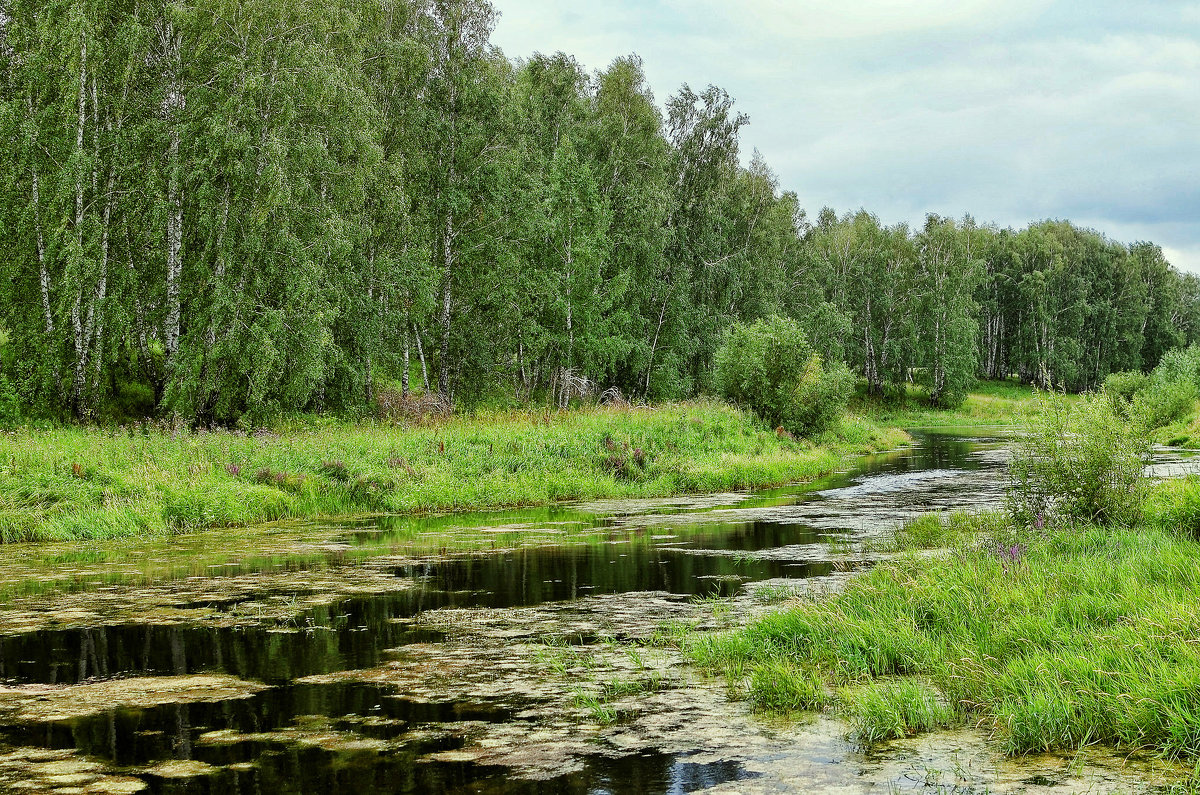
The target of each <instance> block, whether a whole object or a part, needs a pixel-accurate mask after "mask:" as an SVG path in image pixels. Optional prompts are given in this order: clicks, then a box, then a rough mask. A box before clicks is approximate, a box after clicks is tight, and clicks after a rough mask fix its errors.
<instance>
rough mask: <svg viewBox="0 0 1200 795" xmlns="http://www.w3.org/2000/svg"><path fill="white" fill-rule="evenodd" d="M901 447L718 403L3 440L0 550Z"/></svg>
mask: <svg viewBox="0 0 1200 795" xmlns="http://www.w3.org/2000/svg"><path fill="white" fill-rule="evenodd" d="M905 439H906V437H905V436H904V434H903V433H900V432H897V431H890V432H887V431H883V430H881V429H879V428H878V427H877V426H875V425H873V424H872V423H870V422H868V421H865V420H861V419H854V418H850V419H847V420H846V421H845V422H843V423H842V424H841V426H840V427H839V429H838V430H837V432H835V433H829V434H826V435H825V436H823V437H821V438H819V439H816V440H814V441H811V442H810V441H805V440H793V439H790V438H787V437H786V436H785V437H782V438H781V437H780V436H777V435H776V434H775V433H773V432H771V431H768V430H766V429H765V428H763V427H762V425H761V423H759V422H757V421H755V420H754V419H753V418H752V417H751V416H750V415H748V414H746V413H743V412H740V411H738V410H736V409H733V408H731V407H729V406H726V405H724V404H721V403H716V402H692V403H681V404H672V405H666V406H662V407H658V408H653V409H647V408H640V409H636V408H635V409H585V410H579V411H571V412H564V413H547V412H540V411H538V412H529V411H525V412H509V413H490V414H479V415H476V416H471V417H455V418H452V419H449V420H446V421H445V422H442V423H439V424H436V425H433V426H430V427H418V428H401V427H396V426H389V425H347V424H341V423H328V424H307V425H300V426H293V427H284V428H279V429H277V432H275V433H262V434H256V435H245V434H238V433H227V432H219V433H207V432H197V433H192V432H188V431H175V432H171V431H167V430H156V429H152V428H129V427H127V428H123V429H116V430H113V429H109V430H101V429H84V428H65V429H59V430H51V431H14V432H8V433H4V434H2V435H0V537H2V538H3V540H5V541H14V540H38V539H71V538H104V537H113V536H122V535H135V534H145V533H157V532H167V531H179V530H187V529H193V528H200V527H212V526H221V525H239V524H249V523H255V522H263V521H271V520H276V519H283V518H288V517H314V516H330V515H345V514H352V513H363V512H399V513H414V512H425V511H448V510H464V509H473V508H491V507H501V506H515V505H538V504H544V503H548V502H552V501H557V500H567V499H588V498H599V497H650V496H665V495H668V494H679V493H687V492H705V491H720V490H727V489H739V488H751V487H759V486H769V485H777V484H782V483H786V482H790V481H796V480H804V479H809V478H812V477H815V476H816V475H818V474H820V473H822V472H827V471H829V470H831V469H834V468H836V467H838V466H840V465H842V464H843V463H844V462H845V460H846V457H847V456H848V455H852V454H857V453H861V452H868V451H872V450H879V449H886V448H891V447H895V446H897V445H899V444H901V443H902V442H903V441H904V440H905Z"/></svg>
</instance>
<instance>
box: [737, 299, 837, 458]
mask: <svg viewBox="0 0 1200 795" xmlns="http://www.w3.org/2000/svg"><path fill="white" fill-rule="evenodd" d="M714 381H715V383H716V385H717V388H718V390H719V391H720V392H721V394H722V395H724V396H725V397H726V398H728V399H730V400H733V401H735V402H736V403H738V404H740V405H743V406H746V407H748V408H750V409H751V410H752V411H754V412H755V413H756V414H758V415H759V416H760V417H762V418H763V419H764V420H766V421H767V422H768V423H769V424H771V425H773V426H782V427H784V428H786V429H789V430H791V431H795V432H797V433H801V434H804V435H812V434H817V433H820V432H822V431H824V430H825V429H827V428H829V427H830V426H831V425H832V424H833V422H834V421H835V420H836V419H837V418H838V417H839V416H840V415H841V413H842V412H843V410H844V409H845V406H846V402H847V401H848V400H849V398H850V393H851V391H852V390H853V384H854V380H853V377H852V376H851V375H850V372H849V371H848V370H847V369H846V368H845V366H843V365H841V364H840V363H839V364H836V365H834V366H833V367H829V368H826V367H823V366H822V364H821V357H820V355H819V354H817V353H815V352H813V350H812V347H811V346H810V345H809V343H808V340H807V338H806V337H805V336H804V332H803V331H802V330H801V329H800V326H799V325H798V324H797V323H796V322H795V321H793V320H788V319H786V318H781V317H777V316H776V317H771V318H768V319H766V320H758V321H755V322H754V323H752V324H749V325H744V324H740V323H739V324H736V325H734V326H733V327H732V328H731V329H730V330H729V331H728V333H727V334H726V337H725V340H724V342H722V344H721V347H720V348H719V349H718V350H717V353H716V361H715V374H714Z"/></svg>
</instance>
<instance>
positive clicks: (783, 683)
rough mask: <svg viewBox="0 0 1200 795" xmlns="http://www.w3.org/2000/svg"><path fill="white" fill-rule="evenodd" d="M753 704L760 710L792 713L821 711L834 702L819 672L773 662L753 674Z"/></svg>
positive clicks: (755, 670) (785, 663) (757, 667)
mask: <svg viewBox="0 0 1200 795" xmlns="http://www.w3.org/2000/svg"><path fill="white" fill-rule="evenodd" d="M750 700H751V703H752V705H753V707H754V709H756V710H763V711H768V712H791V711H796V710H813V709H820V708H821V707H823V706H825V705H826V704H827V703H829V700H830V699H829V694H828V693H827V692H826V690H825V682H824V680H823V679H822V678H821V676H820V675H819V674H818V673H817V672H816V671H813V670H806V669H803V668H799V667H797V666H794V665H791V664H789V663H787V662H786V661H784V660H770V661H768V662H765V663H763V664H761V665H757V666H755V668H754V671H753V672H752V673H751V675H750Z"/></svg>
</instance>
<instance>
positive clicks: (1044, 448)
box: [1009, 393, 1150, 527]
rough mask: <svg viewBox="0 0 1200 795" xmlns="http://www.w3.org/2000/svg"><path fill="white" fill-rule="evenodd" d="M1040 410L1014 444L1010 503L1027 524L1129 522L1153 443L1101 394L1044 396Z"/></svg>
mask: <svg viewBox="0 0 1200 795" xmlns="http://www.w3.org/2000/svg"><path fill="white" fill-rule="evenodd" d="M1038 400H1039V401H1040V402H1041V403H1042V408H1041V412H1040V417H1039V418H1038V420H1037V421H1035V422H1034V423H1033V424H1032V427H1031V428H1030V430H1029V433H1028V434H1026V435H1025V436H1023V437H1022V438H1021V439H1020V440H1019V441H1018V442H1017V444H1016V446H1015V448H1014V450H1013V460H1012V462H1011V463H1010V465H1009V479H1010V482H1009V505H1010V510H1011V513H1012V515H1013V517H1014V519H1015V520H1016V521H1017V522H1018V523H1020V524H1022V525H1025V526H1033V527H1044V526H1046V525H1049V524H1055V523H1059V522H1065V523H1071V524H1074V523H1095V524H1100V525H1120V524H1127V523H1129V522H1131V521H1133V520H1135V519H1136V518H1137V515H1138V509H1139V506H1140V504H1141V499H1142V496H1143V492H1144V486H1145V476H1144V474H1143V468H1144V467H1145V464H1146V462H1147V459H1148V457H1149V450H1150V445H1149V441H1148V440H1147V439H1146V438H1145V436H1144V432H1143V431H1142V430H1141V429H1140V428H1139V427H1138V426H1137V424H1136V423H1130V422H1128V421H1126V420H1125V419H1124V418H1123V417H1122V416H1121V415H1120V414H1118V413H1117V412H1116V411H1115V410H1114V409H1113V405H1112V403H1111V402H1110V401H1109V400H1108V399H1106V398H1105V397H1104V396H1103V395H1101V394H1092V395H1085V396H1084V397H1082V398H1081V399H1079V400H1077V401H1072V402H1068V401H1066V400H1064V399H1063V398H1062V397H1061V396H1059V395H1057V394H1054V393H1045V394H1043V395H1041V396H1039V398H1038Z"/></svg>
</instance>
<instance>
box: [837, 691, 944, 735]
mask: <svg viewBox="0 0 1200 795" xmlns="http://www.w3.org/2000/svg"><path fill="white" fill-rule="evenodd" d="M847 712H848V714H849V717H850V723H851V726H852V727H853V728H852V730H851V734H852V736H853V737H854V738H855V739H857V740H858V741H859V742H861V743H863V744H864V745H870V744H872V743H877V742H880V741H882V740H897V739H900V738H901V737H908V736H910V735H913V734H919V733H920V732H927V731H933V730H934V729H942V728H947V727H949V726H953V725H956V724H957V723H960V722H961V720H962V719H961V716H960V715H959V711H958V710H957V709H956V708H955V707H954V706H952V705H950V704H948V703H946V700H945V699H944V698H943V697H942V695H941V694H940V693H939V692H938V691H937V689H936V688H933V687H931V686H930V685H929V684H927V683H925V682H923V681H920V680H917V679H899V680H895V681H890V682H872V683H871V684H869V685H865V686H863V687H860V688H857V689H855V690H854V691H853V692H852V693H851V694H850V695H849V696H848V697H847Z"/></svg>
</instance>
